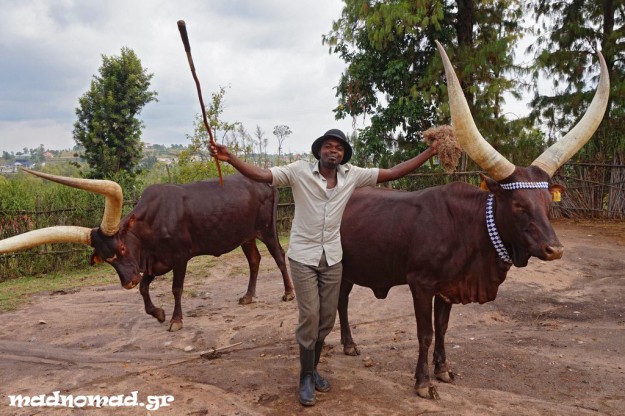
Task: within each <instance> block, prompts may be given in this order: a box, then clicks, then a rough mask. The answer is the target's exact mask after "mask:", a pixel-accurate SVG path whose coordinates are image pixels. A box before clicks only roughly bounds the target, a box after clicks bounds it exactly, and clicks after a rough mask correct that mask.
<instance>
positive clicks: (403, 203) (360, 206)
mask: <svg viewBox="0 0 625 416" xmlns="http://www.w3.org/2000/svg"><path fill="white" fill-rule="evenodd" d="M438 46H439V50H440V52H441V55H442V57H443V61H444V64H445V72H446V76H447V83H448V88H449V98H450V103H451V112H452V122H453V126H454V130H455V134H456V137H457V138H458V141H459V142H460V143H461V144H462V146H463V148H464V149H465V151H466V152H467V154H468V155H469V156H470V157H471V158H472V159H473V160H475V161H476V163H478V164H479V165H480V166H481V167H482V168H484V169H485V170H486V171H487V172H488V174H489V175H490V176H492V178H493V179H491V178H489V177H486V176H483V179H484V181H485V183H486V185H487V188H488V191H484V190H482V189H480V188H478V187H475V186H472V185H468V184H466V183H460V182H457V183H451V184H449V185H445V186H439V187H433V188H429V189H424V190H421V191H416V192H400V191H391V190H385V189H371V188H369V189H361V190H358V191H356V192H354V195H353V196H352V198H351V199H350V201H349V203H348V205H347V208H346V209H345V213H344V215H343V222H342V226H341V236H342V243H343V252H344V253H343V281H342V284H341V294H340V298H339V308H338V310H339V317H340V323H341V342H342V344H343V348H344V352H345V353H346V354H349V355H356V354H358V350H357V348H356V344H355V343H354V340H353V339H352V335H351V331H350V328H349V322H348V317H347V306H348V297H349V292H350V291H351V289H352V287H353V285H354V284H357V285H359V286H365V287H370V288H371V289H372V290H373V292H374V294H375V296H376V297H377V298H380V299H384V298H385V297H386V295H387V294H388V291H389V290H390V288H391V287H393V286H397V285H404V284H407V285H408V286H409V287H410V291H411V293H412V297H413V303H414V309H415V316H416V321H417V338H418V342H419V355H418V360H417V366H416V370H415V378H416V384H415V389H416V390H417V394H418V395H419V396H421V397H435V396H436V392H435V390H434V389H433V387H431V386H430V377H429V370H428V350H429V347H430V345H431V343H432V339H433V337H434V336H435V339H434V341H435V344H434V374H435V375H436V377H437V378H439V379H440V380H442V381H446V382H449V381H450V380H451V377H450V374H449V368H448V365H447V361H446V355H445V332H446V330H447V323H448V320H449V314H450V312H451V306H452V305H453V304H459V303H462V304H466V303H470V302H479V303H484V302H488V301H491V300H493V299H495V297H496V296H497V290H498V287H499V285H500V284H501V283H503V281H504V280H505V278H506V274H507V272H508V270H509V269H510V267H512V265H514V266H516V267H524V266H526V265H527V263H528V260H529V258H530V257H532V256H534V257H538V258H539V259H541V260H555V259H559V258H560V257H561V256H562V253H563V250H564V248H563V247H562V244H560V242H559V241H558V238H557V237H556V235H555V232H554V230H553V228H552V226H551V224H550V222H549V218H548V214H549V206H550V204H551V201H552V199H551V195H550V191H556V190H557V191H561V190H562V189H561V188H562V187H560V186H559V185H552V186H551V187H548V185H547V182H548V181H549V179H550V177H551V176H552V175H553V174H554V172H555V171H556V170H557V169H558V168H559V166H561V165H562V164H563V163H564V162H566V161H567V160H568V159H569V158H570V157H571V156H572V155H573V154H574V153H575V152H577V150H579V148H581V146H583V145H584V143H586V141H587V140H588V139H590V137H591V136H592V134H593V133H594V131H595V129H596V128H597V126H598V125H599V123H600V121H601V119H602V117H603V113H604V111H605V108H606V104H607V98H608V95H609V80H608V75H607V68H606V66H605V62H604V60H603V57H602V56H601V55H599V60H600V64H601V80H600V83H599V87H598V89H597V93H596V95H595V98H594V100H593V102H592V104H591V105H590V107H589V109H588V111H587V112H586V115H585V116H584V118H583V119H582V120H581V121H580V122H579V123H578V125H577V126H576V127H575V128H574V129H573V130H572V131H571V132H570V133H569V134H567V135H566V136H565V137H563V138H562V139H561V140H560V141H558V142H557V143H556V144H554V145H553V146H552V147H551V148H549V149H547V150H546V151H545V152H544V153H543V154H542V155H541V156H540V157H539V158H537V159H536V160H535V161H534V162H533V163H532V165H531V166H529V167H520V166H514V165H512V164H511V163H510V162H508V161H507V160H506V159H505V158H504V157H503V156H501V155H500V154H499V153H498V152H496V151H495V150H494V149H493V148H492V147H491V146H490V145H489V144H488V143H487V142H486V141H485V140H484V139H483V138H482V137H481V135H480V134H479V132H478V131H477V128H476V127H475V124H474V123H473V119H472V118H471V116H470V113H469V109H468V105H467V103H466V100H465V99H464V96H463V95H462V92H461V90H460V86H459V83H458V80H457V79H456V76H455V74H454V72H453V68H452V66H451V64H450V63H449V60H448V59H447V56H446V55H445V51H444V50H443V49H442V47H440V45H438ZM372 236H375V237H373V238H372ZM432 299H434V302H432ZM432 303H434V329H435V332H434V331H433V329H432Z"/></svg>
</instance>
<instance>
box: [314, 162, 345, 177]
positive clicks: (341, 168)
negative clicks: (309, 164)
mask: <svg viewBox="0 0 625 416" xmlns="http://www.w3.org/2000/svg"><path fill="white" fill-rule="evenodd" d="M351 166H352V165H350V164H349V163H346V164H344V165H339V168H338V173H339V174H340V175H343V176H345V174H346V173H347V172H349V168H350V167H351ZM312 171H313V173H317V174H318V175H321V174H320V173H319V161H316V162H315V164H314V165H313V169H312Z"/></svg>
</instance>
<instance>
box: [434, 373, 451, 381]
mask: <svg viewBox="0 0 625 416" xmlns="http://www.w3.org/2000/svg"><path fill="white" fill-rule="evenodd" d="M435 376H436V379H437V380H439V381H442V382H443V383H451V382H453V381H454V375H453V373H452V372H451V371H444V372H442V373H438V374H435Z"/></svg>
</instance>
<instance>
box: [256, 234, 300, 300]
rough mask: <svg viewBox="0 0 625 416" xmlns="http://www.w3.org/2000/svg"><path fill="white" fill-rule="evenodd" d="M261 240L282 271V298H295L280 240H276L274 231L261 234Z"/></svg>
mask: <svg viewBox="0 0 625 416" xmlns="http://www.w3.org/2000/svg"><path fill="white" fill-rule="evenodd" d="M261 241H262V242H263V243H265V245H266V246H267V249H268V250H269V253H270V254H271V257H273V259H274V260H275V262H276V264H277V265H278V269H280V273H282V282H283V283H284V296H282V300H283V301H285V302H286V301H289V300H293V299H295V290H294V289H293V281H292V280H291V275H290V274H289V271H288V270H287V267H286V257H285V255H284V249H283V248H282V246H281V245H280V241H278V236H277V235H276V234H275V233H271V234H270V235H266V236H263V238H262V239H261Z"/></svg>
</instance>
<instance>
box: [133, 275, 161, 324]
mask: <svg viewBox="0 0 625 416" xmlns="http://www.w3.org/2000/svg"><path fill="white" fill-rule="evenodd" d="M152 280H154V275H143V277H142V278H141V283H140V284H139V293H141V296H142V297H143V304H144V305H145V312H146V313H147V314H148V315H152V316H153V317H155V318H156V319H158V321H159V322H161V323H162V322H165V311H164V310H163V309H162V308H157V307H156V306H154V304H153V303H152V299H150V283H152Z"/></svg>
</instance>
